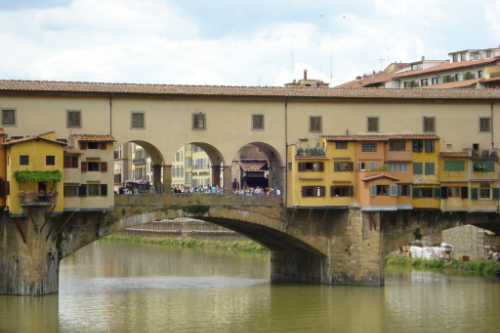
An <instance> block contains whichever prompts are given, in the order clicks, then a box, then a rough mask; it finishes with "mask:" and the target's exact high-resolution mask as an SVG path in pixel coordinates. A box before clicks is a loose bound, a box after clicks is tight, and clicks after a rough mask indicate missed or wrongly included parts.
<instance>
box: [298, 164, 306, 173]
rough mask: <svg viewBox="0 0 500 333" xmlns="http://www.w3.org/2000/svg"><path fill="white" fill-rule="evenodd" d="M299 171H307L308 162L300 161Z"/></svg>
mask: <svg viewBox="0 0 500 333" xmlns="http://www.w3.org/2000/svg"><path fill="white" fill-rule="evenodd" d="M299 171H306V162H299Z"/></svg>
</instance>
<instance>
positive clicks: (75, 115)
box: [66, 111, 82, 127]
mask: <svg viewBox="0 0 500 333" xmlns="http://www.w3.org/2000/svg"><path fill="white" fill-rule="evenodd" d="M66 118H67V122H66V124H67V127H82V112H81V111H67V112H66Z"/></svg>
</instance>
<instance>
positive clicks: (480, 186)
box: [466, 149, 500, 212]
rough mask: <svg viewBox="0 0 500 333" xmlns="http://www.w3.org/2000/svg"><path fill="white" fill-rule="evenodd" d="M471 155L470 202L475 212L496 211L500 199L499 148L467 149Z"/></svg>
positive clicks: (469, 169) (469, 170) (470, 207)
mask: <svg viewBox="0 0 500 333" xmlns="http://www.w3.org/2000/svg"><path fill="white" fill-rule="evenodd" d="M466 153H467V154H468V155H469V158H470V162H469V168H468V172H469V182H470V204H469V210H471V211H475V212H495V211H497V209H498V201H499V200H500V188H499V182H498V175H499V165H498V156H499V154H498V149H482V150H480V149H466Z"/></svg>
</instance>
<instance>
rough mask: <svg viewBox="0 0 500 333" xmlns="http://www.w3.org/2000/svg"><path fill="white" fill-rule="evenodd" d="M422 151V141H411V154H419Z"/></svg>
mask: <svg viewBox="0 0 500 333" xmlns="http://www.w3.org/2000/svg"><path fill="white" fill-rule="evenodd" d="M423 150H424V141H423V140H413V152H414V153H421V152H422V151H423Z"/></svg>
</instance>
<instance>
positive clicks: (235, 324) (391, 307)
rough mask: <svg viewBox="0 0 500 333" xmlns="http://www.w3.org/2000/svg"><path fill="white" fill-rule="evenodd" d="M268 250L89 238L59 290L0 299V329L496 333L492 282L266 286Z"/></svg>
mask: <svg viewBox="0 0 500 333" xmlns="http://www.w3.org/2000/svg"><path fill="white" fill-rule="evenodd" d="M269 275H270V272H269V256H267V255H253V254H240V253H230V252H224V251H215V250H210V251H209V250H201V249H177V248H169V247H164V246H160V245H144V244H140V245H134V244H123V243H106V242H96V243H94V244H91V245H89V246H87V247H86V248H84V249H82V250H80V251H78V252H76V253H75V254H74V255H72V256H69V257H68V258H66V259H64V260H63V261H61V267H60V282H59V285H60V292H59V294H56V295H49V296H44V297H29V296H23V297H18V296H17V297H13V296H0V332H176V333H177V332H398V333H399V332H419V333H422V332H424V333H429V332H500V279H497V278H482V277H470V276H465V275H461V274H456V273H455V274H450V273H445V274H443V273H437V272H432V271H417V270H405V269H400V268H387V269H386V285H385V287H382V288H376V287H347V286H329V285H307V284H286V283H285V284H274V283H273V284H272V283H270V281H269Z"/></svg>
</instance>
